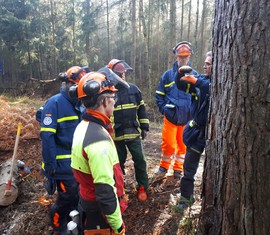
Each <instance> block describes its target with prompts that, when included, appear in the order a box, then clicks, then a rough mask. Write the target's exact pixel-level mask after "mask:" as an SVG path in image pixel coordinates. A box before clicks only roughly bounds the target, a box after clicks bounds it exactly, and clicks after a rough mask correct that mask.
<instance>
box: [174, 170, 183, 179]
mask: <svg viewBox="0 0 270 235" xmlns="http://www.w3.org/2000/svg"><path fill="white" fill-rule="evenodd" d="M182 177H183V174H182V171H178V170H174V172H173V178H174V179H176V180H181V178H182Z"/></svg>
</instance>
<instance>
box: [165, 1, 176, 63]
mask: <svg viewBox="0 0 270 235" xmlns="http://www.w3.org/2000/svg"><path fill="white" fill-rule="evenodd" d="M175 21H176V3H175V0H170V22H171V25H170V36H171V37H170V45H169V48H171V47H173V46H174V45H175V43H176V23H175ZM171 59H172V58H171V57H168V61H167V62H168V63H167V64H168V67H170V66H171Z"/></svg>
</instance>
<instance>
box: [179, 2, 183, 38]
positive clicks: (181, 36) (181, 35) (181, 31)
mask: <svg viewBox="0 0 270 235" xmlns="http://www.w3.org/2000/svg"><path fill="white" fill-rule="evenodd" d="M183 31H184V0H182V8H181V30H180V41H182V40H183Z"/></svg>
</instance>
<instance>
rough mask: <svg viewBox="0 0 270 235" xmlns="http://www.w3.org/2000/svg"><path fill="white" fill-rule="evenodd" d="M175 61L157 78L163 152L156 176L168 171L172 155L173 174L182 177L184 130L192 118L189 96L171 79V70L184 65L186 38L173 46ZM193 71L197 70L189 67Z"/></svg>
mask: <svg viewBox="0 0 270 235" xmlns="http://www.w3.org/2000/svg"><path fill="white" fill-rule="evenodd" d="M173 53H174V54H175V56H176V61H175V63H174V64H173V67H172V68H171V69H169V70H167V71H166V72H165V73H164V74H163V75H162V76H161V78H160V81H159V84H158V87H157V90H156V94H155V100H156V103H157V106H158V108H159V111H160V113H161V114H163V115H164V119H163V128H162V144H161V149H162V156H161V160H160V166H159V169H158V171H157V172H156V174H157V176H158V177H163V176H165V174H166V173H167V171H168V169H169V167H170V164H171V161H172V159H173V158H174V165H173V170H174V178H176V179H181V177H182V172H183V164H184V159H185V153H186V146H185V145H184V143H183V130H184V127H185V125H186V123H187V122H188V121H189V120H190V119H191V116H190V104H191V97H190V95H189V94H187V93H185V92H184V91H181V90H178V89H177V87H176V85H175V82H174V73H175V72H177V70H178V68H179V67H181V66H183V65H187V64H188V63H189V60H190V55H191V53H192V47H191V44H190V43H189V42H187V41H182V42H179V43H178V44H177V45H176V46H175V47H174V49H173ZM192 74H194V75H196V74H198V73H197V72H196V71H195V70H192Z"/></svg>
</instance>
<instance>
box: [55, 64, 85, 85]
mask: <svg viewBox="0 0 270 235" xmlns="http://www.w3.org/2000/svg"><path fill="white" fill-rule="evenodd" d="M88 72H90V69H89V68H88V67H87V66H84V67H80V66H72V67H70V68H69V69H68V70H67V71H66V72H62V73H59V75H58V78H59V79H60V80H61V81H62V82H72V83H74V84H78V83H79V81H80V79H81V78H82V77H83V76H84V75H85V74H86V73H88Z"/></svg>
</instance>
